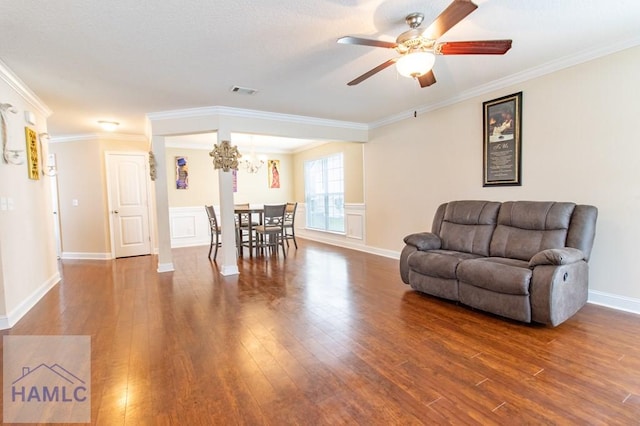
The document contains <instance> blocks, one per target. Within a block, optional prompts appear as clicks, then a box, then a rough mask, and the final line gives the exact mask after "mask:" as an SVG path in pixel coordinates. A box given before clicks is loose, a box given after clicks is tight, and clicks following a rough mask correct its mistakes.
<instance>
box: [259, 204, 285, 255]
mask: <svg viewBox="0 0 640 426" xmlns="http://www.w3.org/2000/svg"><path fill="white" fill-rule="evenodd" d="M286 207H287V205H286V204H277V205H265V206H264V214H263V223H262V225H258V226H256V227H255V228H254V230H255V231H256V236H258V238H257V240H258V242H257V244H258V246H257V247H258V248H260V249H261V250H263V252H264V251H265V250H266V249H270V250H271V251H272V252H273V249H275V252H276V254H277V253H278V246H281V247H282V254H284V257H287V252H286V249H285V247H284V212H285V208H286Z"/></svg>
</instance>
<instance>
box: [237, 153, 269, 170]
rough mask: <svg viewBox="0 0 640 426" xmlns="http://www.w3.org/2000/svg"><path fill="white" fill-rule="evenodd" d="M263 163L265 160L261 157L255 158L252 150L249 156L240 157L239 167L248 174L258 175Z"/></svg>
mask: <svg viewBox="0 0 640 426" xmlns="http://www.w3.org/2000/svg"><path fill="white" fill-rule="evenodd" d="M264 163H265V160H264V159H263V158H262V157H261V156H258V157H256V155H255V154H254V153H253V150H252V152H251V154H247V155H243V156H242V159H241V160H240V167H243V168H244V169H245V170H246V171H247V172H248V173H258V171H259V170H260V168H261V167H262V166H263V165H264Z"/></svg>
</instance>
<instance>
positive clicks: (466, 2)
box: [422, 0, 478, 40]
mask: <svg viewBox="0 0 640 426" xmlns="http://www.w3.org/2000/svg"><path fill="white" fill-rule="evenodd" d="M477 8H478V6H477V5H476V4H475V3H473V2H472V1H471V0H454V1H453V3H451V4H450V5H449V7H447V8H446V9H445V10H444V11H443V12H442V13H441V14H440V15H439V16H438V17H437V18H436V20H435V21H433V22H432V23H431V25H429V26H428V27H427V29H426V30H425V31H424V33H423V34H422V35H423V37H426V38H428V39H430V40H437V39H439V38H440V37H442V35H443V34H444V33H446V32H447V31H449V30H450V29H451V28H453V27H454V25H456V24H457V23H458V22H460V21H462V20H463V19H464V18H465V17H466V16H467V15H468V14H470V13H471V12H473V11H474V10H476V9H477Z"/></svg>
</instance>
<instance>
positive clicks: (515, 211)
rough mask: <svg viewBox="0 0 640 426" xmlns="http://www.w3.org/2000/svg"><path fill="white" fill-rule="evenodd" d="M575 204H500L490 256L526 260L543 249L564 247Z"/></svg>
mask: <svg viewBox="0 0 640 426" xmlns="http://www.w3.org/2000/svg"><path fill="white" fill-rule="evenodd" d="M574 208H575V204H574V203H556V202H550V201H549V202H547V201H508V202H505V203H503V204H502V207H501V208H500V213H499V215H498V224H497V226H496V229H495V232H494V233H493V238H492V239H491V246H490V255H491V256H495V257H508V258H513V259H520V260H526V261H529V259H531V257H532V256H533V255H534V254H536V253H538V252H540V251H542V250H546V249H551V248H562V247H564V246H565V245H566V239H567V230H568V228H569V224H570V222H571V214H572V213H573V210H574Z"/></svg>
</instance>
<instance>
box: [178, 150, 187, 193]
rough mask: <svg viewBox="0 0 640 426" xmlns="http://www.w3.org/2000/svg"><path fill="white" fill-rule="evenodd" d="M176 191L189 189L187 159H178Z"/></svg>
mask: <svg viewBox="0 0 640 426" xmlns="http://www.w3.org/2000/svg"><path fill="white" fill-rule="evenodd" d="M176 189H189V165H188V164H187V157H176Z"/></svg>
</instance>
